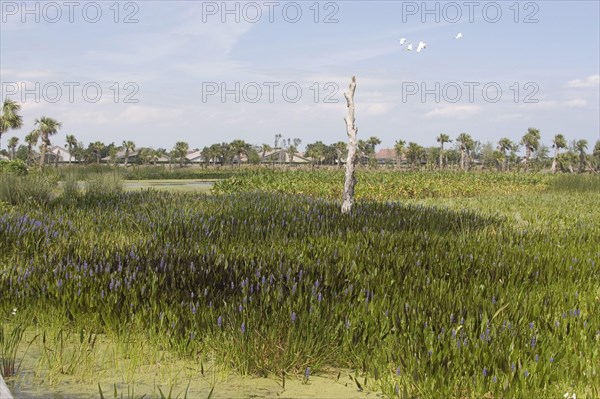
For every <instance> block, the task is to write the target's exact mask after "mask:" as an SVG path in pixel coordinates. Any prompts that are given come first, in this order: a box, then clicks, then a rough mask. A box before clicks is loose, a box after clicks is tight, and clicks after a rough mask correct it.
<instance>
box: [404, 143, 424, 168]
mask: <svg viewBox="0 0 600 399" xmlns="http://www.w3.org/2000/svg"><path fill="white" fill-rule="evenodd" d="M423 152H424V148H423V147H422V146H420V145H419V144H417V143H413V142H410V143H408V147H407V148H406V158H407V160H408V162H409V163H410V164H411V166H412V167H413V168H415V167H416V166H417V164H420V163H421V158H423Z"/></svg>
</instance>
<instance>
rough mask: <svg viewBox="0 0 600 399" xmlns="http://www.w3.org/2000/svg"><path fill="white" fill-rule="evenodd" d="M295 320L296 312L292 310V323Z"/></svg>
mask: <svg viewBox="0 0 600 399" xmlns="http://www.w3.org/2000/svg"><path fill="white" fill-rule="evenodd" d="M295 322H296V312H292V323H295Z"/></svg>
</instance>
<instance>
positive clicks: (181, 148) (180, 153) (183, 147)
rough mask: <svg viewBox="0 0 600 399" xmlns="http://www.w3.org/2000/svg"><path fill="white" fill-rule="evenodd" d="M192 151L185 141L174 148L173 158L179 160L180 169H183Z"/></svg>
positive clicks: (176, 144) (179, 142)
mask: <svg viewBox="0 0 600 399" xmlns="http://www.w3.org/2000/svg"><path fill="white" fill-rule="evenodd" d="M189 150H190V145H189V144H188V143H186V142H185V141H178V142H177V143H175V147H174V148H173V151H172V153H173V156H175V157H176V158H179V167H180V168H183V162H184V161H185V156H186V155H187V153H188V151H189Z"/></svg>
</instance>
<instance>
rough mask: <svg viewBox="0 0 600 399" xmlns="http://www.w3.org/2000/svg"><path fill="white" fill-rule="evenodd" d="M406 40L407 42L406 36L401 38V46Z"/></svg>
mask: <svg viewBox="0 0 600 399" xmlns="http://www.w3.org/2000/svg"><path fill="white" fill-rule="evenodd" d="M405 42H406V38H404V37H403V38H401V39H400V45H401V46H404V43H405Z"/></svg>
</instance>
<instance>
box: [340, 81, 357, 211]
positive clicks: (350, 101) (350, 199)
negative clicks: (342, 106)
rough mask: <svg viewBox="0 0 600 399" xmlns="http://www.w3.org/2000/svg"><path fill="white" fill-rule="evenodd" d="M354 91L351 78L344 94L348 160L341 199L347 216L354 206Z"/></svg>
mask: <svg viewBox="0 0 600 399" xmlns="http://www.w3.org/2000/svg"><path fill="white" fill-rule="evenodd" d="M355 90H356V77H355V76H353V77H352V81H351V82H350V88H349V90H348V92H347V93H344V97H345V98H346V102H347V106H348V114H347V115H346V119H345V121H346V131H347V133H348V158H346V179H345V182H344V195H343V197H342V200H343V202H342V213H344V214H349V213H350V212H351V211H352V205H353V204H354V186H355V184H356V176H355V175H354V169H355V167H356V134H357V133H358V128H357V127H356V126H355V125H354V91H355Z"/></svg>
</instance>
